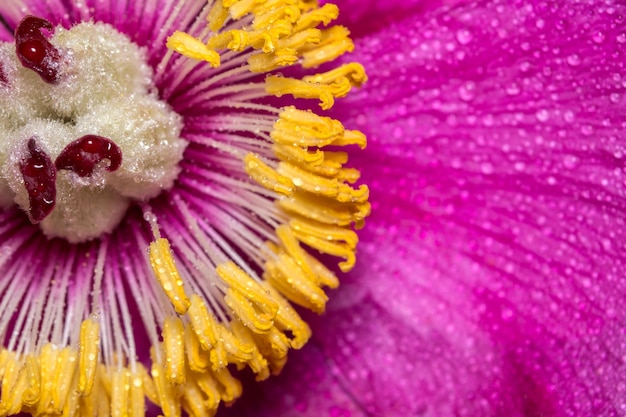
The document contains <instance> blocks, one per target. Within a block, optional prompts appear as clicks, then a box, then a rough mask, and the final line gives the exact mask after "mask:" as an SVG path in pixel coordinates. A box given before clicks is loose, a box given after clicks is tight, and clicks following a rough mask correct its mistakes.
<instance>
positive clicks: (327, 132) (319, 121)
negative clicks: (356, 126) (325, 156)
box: [270, 106, 344, 148]
mask: <svg viewBox="0 0 626 417" xmlns="http://www.w3.org/2000/svg"><path fill="white" fill-rule="evenodd" d="M343 134H344V128H343V125H342V124H341V123H340V122H338V121H337V120H334V119H331V118H330V117H324V116H318V115H317V114H315V113H313V112H311V111H308V110H297V109H296V108H294V107H292V106H289V107H285V109H283V111H282V112H281V113H280V116H279V119H278V120H277V121H276V123H274V126H273V130H272V132H271V133H270V135H271V137H272V139H274V141H275V142H276V143H279V144H282V145H286V146H287V145H289V146H315V147H320V148H321V147H324V146H327V145H330V144H331V143H333V142H335V141H336V140H338V139H339V138H341V136H342V135H343Z"/></svg>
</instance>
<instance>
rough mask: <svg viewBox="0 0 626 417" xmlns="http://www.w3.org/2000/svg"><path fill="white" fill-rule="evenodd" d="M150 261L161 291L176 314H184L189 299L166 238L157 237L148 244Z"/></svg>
mask: <svg viewBox="0 0 626 417" xmlns="http://www.w3.org/2000/svg"><path fill="white" fill-rule="evenodd" d="M150 263H151V265H152V270H153V271H154V274H155V275H156V278H157V280H158V281H159V284H161V287H162V288H163V291H164V292H165V294H166V295H167V297H168V298H169V299H170V302H171V303H172V305H173V306H174V309H175V310H176V312H177V313H178V314H185V312H187V309H188V308H189V305H190V301H189V298H187V295H186V294H185V289H184V287H183V280H182V278H181V277H180V274H179V273H178V269H177V268H176V264H175V263H174V257H173V256H172V251H171V249H170V244H169V242H168V240H167V239H164V238H158V239H157V240H156V241H154V242H152V243H151V244H150Z"/></svg>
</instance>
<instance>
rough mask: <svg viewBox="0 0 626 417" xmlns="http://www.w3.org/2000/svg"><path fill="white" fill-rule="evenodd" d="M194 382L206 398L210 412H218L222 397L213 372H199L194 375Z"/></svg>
mask: <svg viewBox="0 0 626 417" xmlns="http://www.w3.org/2000/svg"><path fill="white" fill-rule="evenodd" d="M192 379H193V382H195V383H196V384H197V385H198V388H200V390H201V391H202V393H203V394H204V398H205V400H204V401H205V405H206V407H207V408H208V409H209V410H217V407H218V406H219V404H220V401H221V396H220V391H219V388H218V384H217V381H216V380H215V378H213V373H212V372H199V373H195V372H194V373H193V374H192Z"/></svg>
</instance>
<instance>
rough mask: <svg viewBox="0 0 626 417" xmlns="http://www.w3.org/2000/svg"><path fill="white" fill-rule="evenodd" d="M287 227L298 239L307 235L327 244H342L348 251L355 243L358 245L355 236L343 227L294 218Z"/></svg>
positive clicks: (353, 247)
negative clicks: (327, 242) (344, 244)
mask: <svg viewBox="0 0 626 417" xmlns="http://www.w3.org/2000/svg"><path fill="white" fill-rule="evenodd" d="M289 225H290V226H291V229H292V230H293V232H294V234H295V235H296V236H298V237H300V236H304V235H307V236H315V237H317V238H319V239H322V240H326V241H329V242H344V243H346V245H347V246H348V247H349V248H350V249H355V248H356V245H357V243H359V237H358V236H357V234H356V233H355V232H354V231H352V230H350V229H346V228H344V227H338V226H330V225H327V224H322V223H317V222H314V221H311V220H307V219H303V218H296V217H294V218H292V219H291V220H290V221H289Z"/></svg>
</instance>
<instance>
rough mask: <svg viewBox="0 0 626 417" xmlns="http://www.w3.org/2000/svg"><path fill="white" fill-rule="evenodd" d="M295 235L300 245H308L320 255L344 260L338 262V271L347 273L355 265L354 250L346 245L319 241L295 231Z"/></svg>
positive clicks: (324, 240) (314, 237) (323, 240)
mask: <svg viewBox="0 0 626 417" xmlns="http://www.w3.org/2000/svg"><path fill="white" fill-rule="evenodd" d="M296 235H297V236H298V239H299V240H300V241H301V242H302V243H304V244H306V245H309V246H310V247H312V248H315V249H317V250H318V251H320V252H322V253H326V254H328V255H333V256H338V257H341V258H344V259H345V261H344V262H339V269H341V270H342V271H343V272H348V271H350V270H351V269H352V268H353V267H354V264H355V263H356V256H355V254H354V249H352V248H350V246H349V245H348V244H345V243H339V242H332V241H328V240H326V239H320V238H318V237H316V236H312V235H308V234H304V233H298V232H297V231H296Z"/></svg>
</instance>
